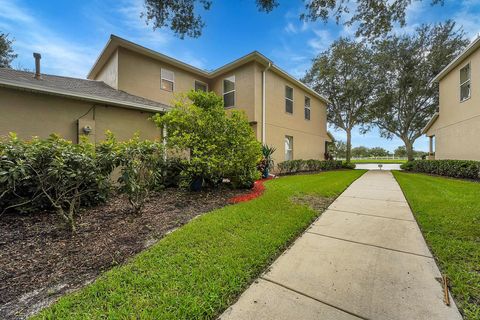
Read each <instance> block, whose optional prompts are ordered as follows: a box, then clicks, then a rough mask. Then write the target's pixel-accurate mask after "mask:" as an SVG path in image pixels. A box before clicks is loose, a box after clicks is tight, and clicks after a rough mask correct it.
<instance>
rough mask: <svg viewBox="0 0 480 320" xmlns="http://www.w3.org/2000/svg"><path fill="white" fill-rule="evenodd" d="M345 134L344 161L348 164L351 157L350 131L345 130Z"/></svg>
mask: <svg viewBox="0 0 480 320" xmlns="http://www.w3.org/2000/svg"><path fill="white" fill-rule="evenodd" d="M345 131H346V132H347V152H346V155H345V159H346V160H347V162H350V158H351V157H352V130H351V129H346V130H345Z"/></svg>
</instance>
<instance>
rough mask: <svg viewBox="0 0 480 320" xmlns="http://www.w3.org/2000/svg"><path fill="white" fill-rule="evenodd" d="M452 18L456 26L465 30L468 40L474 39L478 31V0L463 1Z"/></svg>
mask: <svg viewBox="0 0 480 320" xmlns="http://www.w3.org/2000/svg"><path fill="white" fill-rule="evenodd" d="M453 20H454V21H455V22H456V23H457V25H458V26H462V27H463V30H465V33H466V34H467V37H468V38H469V39H470V40H474V39H475V38H476V37H477V36H478V35H479V33H480V15H479V9H478V1H474V0H467V1H464V2H463V3H462V6H461V9H460V10H459V11H458V12H457V13H456V14H455V16H454V17H453Z"/></svg>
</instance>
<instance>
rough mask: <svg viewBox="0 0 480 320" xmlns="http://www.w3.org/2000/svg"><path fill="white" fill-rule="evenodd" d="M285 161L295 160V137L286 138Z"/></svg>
mask: <svg viewBox="0 0 480 320" xmlns="http://www.w3.org/2000/svg"><path fill="white" fill-rule="evenodd" d="M285 160H293V137H292V136H285Z"/></svg>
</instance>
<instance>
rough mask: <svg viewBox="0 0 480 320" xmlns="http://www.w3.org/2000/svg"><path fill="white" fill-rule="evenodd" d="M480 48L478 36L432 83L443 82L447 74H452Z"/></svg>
mask: <svg viewBox="0 0 480 320" xmlns="http://www.w3.org/2000/svg"><path fill="white" fill-rule="evenodd" d="M479 47H480V36H478V37H477V38H476V39H475V40H473V41H472V43H470V44H469V45H468V46H467V47H466V48H465V50H463V51H462V53H460V54H459V55H458V56H456V57H455V59H453V60H452V61H451V62H450V63H449V64H448V65H447V66H446V67H445V68H443V70H442V71H440V72H439V73H438V74H437V75H436V76H435V77H434V78H433V79H432V80H431V81H430V82H439V81H440V80H442V79H443V78H444V77H445V76H446V75H447V74H449V73H450V71H452V70H453V69H454V68H455V67H456V66H458V65H459V64H460V62H462V60H463V59H464V58H466V57H467V56H469V55H470V54H472V52H474V51H475V50H477V49H478V48H479Z"/></svg>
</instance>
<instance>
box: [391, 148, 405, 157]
mask: <svg viewBox="0 0 480 320" xmlns="http://www.w3.org/2000/svg"><path fill="white" fill-rule="evenodd" d="M393 154H394V155H395V157H398V158H405V157H406V156H407V149H406V148H405V146H398V147H397V148H396V149H395V151H393Z"/></svg>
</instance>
